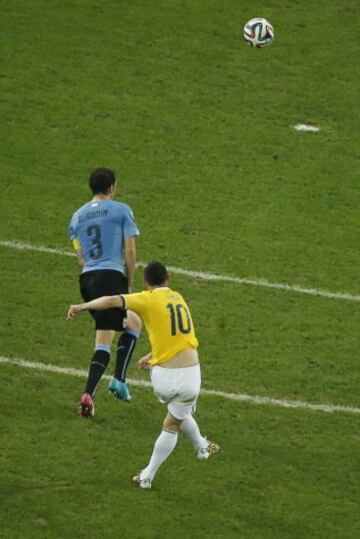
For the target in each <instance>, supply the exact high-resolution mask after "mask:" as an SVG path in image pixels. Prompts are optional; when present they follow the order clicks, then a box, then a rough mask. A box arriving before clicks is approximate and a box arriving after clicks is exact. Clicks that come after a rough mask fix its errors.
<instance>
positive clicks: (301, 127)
mask: <svg viewBox="0 0 360 539" xmlns="http://www.w3.org/2000/svg"><path fill="white" fill-rule="evenodd" d="M294 129H296V131H309V132H312V133H316V132H317V131H320V128H319V127H316V126H315V125H309V124H296V125H294Z"/></svg>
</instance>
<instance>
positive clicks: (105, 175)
mask: <svg viewBox="0 0 360 539" xmlns="http://www.w3.org/2000/svg"><path fill="white" fill-rule="evenodd" d="M115 182H116V177H115V174H114V173H113V171H112V170H110V169H108V168H97V169H96V170H93V171H92V173H91V174H90V178H89V186H90V189H91V190H92V192H93V193H94V195H97V194H98V193H105V194H106V193H107V192H108V191H109V188H110V187H111V186H112V185H114V183H115Z"/></svg>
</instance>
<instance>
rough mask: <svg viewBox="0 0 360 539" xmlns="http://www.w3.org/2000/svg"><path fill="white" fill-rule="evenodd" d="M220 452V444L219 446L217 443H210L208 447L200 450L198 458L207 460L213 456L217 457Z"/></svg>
mask: <svg viewBox="0 0 360 539" xmlns="http://www.w3.org/2000/svg"><path fill="white" fill-rule="evenodd" d="M219 451H220V446H219V444H217V443H216V442H209V443H208V445H207V447H204V448H203V449H199V451H198V454H197V458H198V459H199V460H207V459H208V458H209V457H210V456H211V455H216V453H219Z"/></svg>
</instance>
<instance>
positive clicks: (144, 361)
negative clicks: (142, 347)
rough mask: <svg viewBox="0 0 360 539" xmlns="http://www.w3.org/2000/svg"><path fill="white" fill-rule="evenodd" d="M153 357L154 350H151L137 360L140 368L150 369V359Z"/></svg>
mask: <svg viewBox="0 0 360 539" xmlns="http://www.w3.org/2000/svg"><path fill="white" fill-rule="evenodd" d="M151 358H152V352H149V353H148V354H146V356H143V357H141V358H140V359H139V361H138V362H137V363H138V366H139V367H140V369H150V363H149V361H150V359H151Z"/></svg>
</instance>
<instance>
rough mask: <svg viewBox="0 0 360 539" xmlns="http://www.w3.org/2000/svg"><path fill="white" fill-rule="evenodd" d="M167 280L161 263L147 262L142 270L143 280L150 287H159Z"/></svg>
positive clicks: (164, 268)
mask: <svg viewBox="0 0 360 539" xmlns="http://www.w3.org/2000/svg"><path fill="white" fill-rule="evenodd" d="M168 278H169V274H168V272H167V269H166V267H165V266H164V264H161V262H156V261H153V262H149V264H148V265H147V266H146V268H145V269H144V279H145V281H146V282H147V283H148V284H149V285H150V286H161V285H162V284H164V283H165V281H166V279H168Z"/></svg>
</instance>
